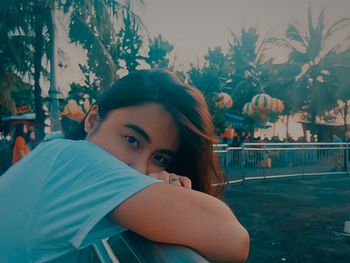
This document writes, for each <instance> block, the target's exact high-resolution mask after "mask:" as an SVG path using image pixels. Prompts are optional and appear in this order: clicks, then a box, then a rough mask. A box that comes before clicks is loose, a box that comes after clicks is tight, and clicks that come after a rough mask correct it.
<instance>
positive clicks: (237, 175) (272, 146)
mask: <svg viewBox="0 0 350 263" xmlns="http://www.w3.org/2000/svg"><path fill="white" fill-rule="evenodd" d="M214 149H215V150H214V152H215V153H216V154H217V156H218V158H219V160H220V163H221V165H222V167H224V168H225V170H226V173H227V175H228V180H229V183H239V182H244V181H245V180H256V179H267V178H281V177H292V176H311V175H326V174H349V171H350V162H349V158H350V144H349V143H247V144H244V145H243V146H242V147H229V146H228V145H224V144H220V145H214Z"/></svg>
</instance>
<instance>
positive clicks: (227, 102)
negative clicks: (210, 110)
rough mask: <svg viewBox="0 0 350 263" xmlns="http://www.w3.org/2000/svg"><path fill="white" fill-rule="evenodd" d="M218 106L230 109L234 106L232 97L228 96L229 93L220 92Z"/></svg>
mask: <svg viewBox="0 0 350 263" xmlns="http://www.w3.org/2000/svg"><path fill="white" fill-rule="evenodd" d="M216 106H217V107H219V108H227V109H230V108H231V107H232V106H233V100H232V98H231V97H230V95H228V94H227V93H225V92H220V93H219V94H218V95H217V96H216Z"/></svg>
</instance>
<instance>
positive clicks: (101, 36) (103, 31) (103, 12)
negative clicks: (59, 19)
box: [59, 0, 144, 88]
mask: <svg viewBox="0 0 350 263" xmlns="http://www.w3.org/2000/svg"><path fill="white" fill-rule="evenodd" d="M59 2H60V5H61V6H62V9H63V11H64V12H65V13H66V14H69V16H70V22H69V38H70V40H71V41H72V42H73V43H76V44H79V45H81V46H82V47H83V48H84V49H86V50H87V59H88V61H87V62H88V66H89V69H90V70H91V72H93V73H94V75H95V76H96V79H98V80H99V82H100V83H101V84H100V86H101V87H102V88H103V87H106V86H108V85H109V84H111V83H113V82H114V81H115V80H116V79H117V77H118V76H117V73H116V72H117V70H119V69H120V65H119V62H118V59H120V57H121V53H122V52H121V44H120V42H119V41H118V35H117V31H118V29H119V28H118V27H119V22H120V17H123V16H124V17H127V16H128V17H129V18H130V19H132V20H133V22H135V21H137V24H138V25H141V26H143V24H142V21H141V19H140V18H139V17H138V16H137V15H136V14H135V13H134V12H133V11H132V3H133V2H136V3H138V4H141V5H143V4H144V3H143V1H142V0H137V1H131V0H126V1H116V0H115V1H110V0H98V1H81V0H64V1H59Z"/></svg>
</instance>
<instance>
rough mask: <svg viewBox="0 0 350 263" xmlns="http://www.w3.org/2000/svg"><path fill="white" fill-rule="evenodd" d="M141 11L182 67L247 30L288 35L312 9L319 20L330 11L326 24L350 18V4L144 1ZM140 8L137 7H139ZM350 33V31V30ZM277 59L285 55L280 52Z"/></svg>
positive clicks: (331, 0) (335, 0) (337, 0)
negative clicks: (323, 11) (288, 28)
mask: <svg viewBox="0 0 350 263" xmlns="http://www.w3.org/2000/svg"><path fill="white" fill-rule="evenodd" d="M144 2H145V7H144V8H142V9H140V8H137V9H136V12H137V13H138V14H139V15H140V16H141V18H142V19H143V21H144V23H145V25H146V27H147V28H148V30H149V32H150V34H151V35H152V36H155V35H157V34H162V35H163V36H164V38H165V39H166V40H168V41H169V42H170V43H172V44H173V45H174V46H175V48H174V49H175V51H176V54H177V57H178V61H180V62H195V61H196V57H203V55H204V54H205V53H206V52H207V50H208V47H215V46H222V47H223V48H227V41H228V40H229V38H230V31H233V32H234V33H236V34H239V32H240V29H241V28H242V26H246V27H249V26H255V25H256V26H257V28H258V30H259V32H261V33H262V34H263V33H266V32H267V31H269V30H270V29H273V30H274V32H275V34H276V35H280V36H281V35H282V33H283V32H284V31H285V29H286V26H287V25H288V24H289V23H292V22H294V21H300V22H301V23H303V24H304V23H306V18H307V6H308V3H310V4H311V6H312V10H313V13H314V17H315V18H316V17H317V15H318V13H319V11H320V10H321V9H322V8H325V9H326V14H325V16H326V23H327V24H328V25H330V24H331V23H333V22H335V21H336V20H337V19H339V18H341V17H343V16H348V17H350V0H144ZM135 6H136V5H135ZM349 32H350V30H349ZM276 56H283V54H281V53H280V51H278V50H276Z"/></svg>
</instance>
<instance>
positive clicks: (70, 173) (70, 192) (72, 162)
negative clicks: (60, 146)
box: [41, 141, 160, 249]
mask: <svg viewBox="0 0 350 263" xmlns="http://www.w3.org/2000/svg"><path fill="white" fill-rule="evenodd" d="M52 170H53V171H54V173H53V174H52V176H50V178H49V181H48V182H47V185H46V186H47V188H46V190H45V192H46V193H47V194H46V197H45V201H44V203H45V205H44V207H45V222H41V223H44V224H45V225H47V226H48V227H46V228H45V229H47V230H46V231H48V232H47V233H42V234H45V235H50V234H54V235H57V233H59V234H58V238H62V237H59V235H62V234H63V233H65V235H66V236H65V238H68V239H69V242H70V243H71V244H72V245H73V246H74V247H76V248H77V249H80V248H84V247H86V246H88V245H90V244H92V243H94V242H96V241H98V240H100V239H102V238H106V237H108V236H112V235H114V234H116V233H118V232H121V231H123V230H125V228H123V227H121V226H119V225H117V224H114V223H113V222H111V221H110V220H109V219H108V218H107V217H106V215H107V214H108V213H109V212H110V211H111V210H113V209H114V208H115V207H117V206H119V205H120V204H121V203H122V202H124V201H125V200H127V199H128V198H129V197H131V196H132V195H134V194H135V193H137V192H138V191H140V190H142V189H144V188H145V187H147V186H149V185H151V184H153V183H156V182H160V181H159V180H156V179H154V178H151V177H148V176H146V175H143V174H141V173H139V172H137V171H136V170H133V169H131V168H130V167H128V166H127V165H126V164H124V163H123V162H121V161H119V160H118V159H116V158H115V157H114V156H112V155H110V154H109V153H107V152H105V151H104V150H102V149H101V148H99V147H98V146H96V145H93V144H91V143H89V142H83V141H82V142H75V143H74V144H73V146H69V147H68V148H67V149H66V150H65V151H63V152H62V153H61V154H60V156H59V162H57V163H56V165H55V167H52ZM50 231H52V233H50Z"/></svg>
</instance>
